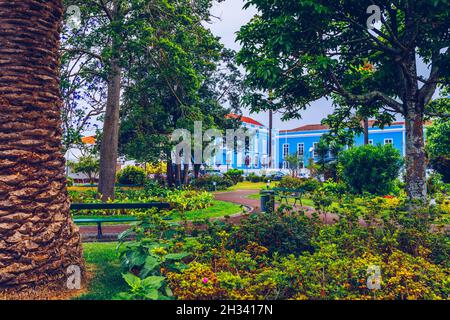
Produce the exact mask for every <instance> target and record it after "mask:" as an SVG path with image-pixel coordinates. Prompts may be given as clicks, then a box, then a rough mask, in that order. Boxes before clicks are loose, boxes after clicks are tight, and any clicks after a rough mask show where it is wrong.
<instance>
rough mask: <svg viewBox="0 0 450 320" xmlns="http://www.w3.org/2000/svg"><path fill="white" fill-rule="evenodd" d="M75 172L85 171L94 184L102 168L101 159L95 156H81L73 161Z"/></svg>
mask: <svg viewBox="0 0 450 320" xmlns="http://www.w3.org/2000/svg"><path fill="white" fill-rule="evenodd" d="M71 165H72V168H73V171H74V172H75V173H84V174H85V175H87V176H88V178H89V183H90V184H94V179H95V176H96V175H97V174H98V172H99V170H100V160H99V159H98V158H95V157H94V156H86V157H80V158H79V159H78V162H76V163H72V164H71Z"/></svg>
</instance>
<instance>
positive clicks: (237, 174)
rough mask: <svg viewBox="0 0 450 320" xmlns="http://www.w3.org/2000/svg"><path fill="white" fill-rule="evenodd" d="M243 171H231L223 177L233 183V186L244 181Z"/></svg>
mask: <svg viewBox="0 0 450 320" xmlns="http://www.w3.org/2000/svg"><path fill="white" fill-rule="evenodd" d="M243 175H244V171H242V170H238V169H231V170H228V171H227V172H226V173H225V177H226V178H228V179H230V180H231V181H233V184H235V185H236V184H238V183H239V182H242V181H244V177H243Z"/></svg>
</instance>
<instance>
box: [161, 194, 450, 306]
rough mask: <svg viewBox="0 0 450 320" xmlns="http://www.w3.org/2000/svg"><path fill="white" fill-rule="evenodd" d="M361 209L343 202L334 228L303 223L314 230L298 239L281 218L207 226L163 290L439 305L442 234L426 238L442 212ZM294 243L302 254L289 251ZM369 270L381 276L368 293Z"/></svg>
mask: <svg viewBox="0 0 450 320" xmlns="http://www.w3.org/2000/svg"><path fill="white" fill-rule="evenodd" d="M390 201H395V202H396V203H397V202H398V203H399V205H398V206H396V207H394V204H392V203H390ZM366 204H367V206H368V208H366V210H364V211H361V210H360V209H359V207H357V206H355V205H354V204H352V203H344V204H342V206H341V207H340V208H339V209H338V215H339V217H340V220H339V221H338V222H337V223H336V224H334V225H322V224H319V223H317V220H315V219H313V220H309V224H310V225H312V226H314V228H312V229H311V232H308V233H303V234H302V233H301V232H302V231H304V230H303V227H304V223H306V221H303V220H302V219H289V220H282V219H281V217H282V216H278V218H277V219H278V220H277V221H278V222H277V223H276V224H275V225H272V224H273V222H270V221H271V220H268V218H267V217H265V216H262V217H261V222H260V224H259V225H258V223H257V221H256V219H254V220H252V219H251V218H250V219H249V221H248V223H246V222H244V224H243V225H242V226H239V227H237V226H227V225H222V226H212V227H210V228H209V229H208V230H207V231H205V233H204V234H201V235H200V236H199V237H198V238H197V241H198V242H197V245H196V247H195V249H194V250H193V251H194V252H193V255H194V257H195V263H191V264H189V265H188V267H187V269H185V270H184V271H182V272H181V273H176V272H169V273H168V274H167V279H168V282H169V286H170V287H171V289H172V291H173V293H174V295H175V296H176V297H177V298H179V299H233V300H234V299H365V300H366V299H446V298H447V297H448V295H449V294H450V271H449V270H450V269H449V264H448V263H449V261H450V259H449V258H450V247H449V242H448V234H446V233H445V232H437V231H434V232H431V231H430V230H431V229H432V228H431V226H432V223H433V221H435V219H437V218H438V216H439V215H440V214H442V213H440V212H431V211H430V210H434V209H431V208H423V209H418V212H417V213H416V214H413V215H411V214H410V213H408V212H406V211H404V207H403V204H402V201H401V200H400V199H397V198H394V197H386V198H383V197H379V198H374V199H370V200H367V201H366ZM283 212H284V215H285V216H292V217H295V216H296V213H295V212H289V213H286V211H283ZM425 212H427V213H428V214H424V213H425ZM278 214H279V215H281V214H282V213H281V212H278ZM361 218H363V219H364V220H365V223H364V225H362V224H361V223H360V219H361ZM274 220H275V219H274ZM267 221H269V222H270V223H267ZM281 221H282V223H281ZM264 226H266V228H267V230H264ZM274 226H276V227H275V228H274ZM252 227H253V229H252ZM283 228H285V230H286V231H287V232H286V233H285V235H284V236H282V237H281V238H280V239H281V241H276V240H275V239H276V237H277V236H279V234H283V231H282V230H283ZM270 230H277V231H278V233H279V234H277V235H274V234H273V233H271V231H270ZM247 236H248V238H247ZM299 237H300V238H301V239H305V240H306V242H305V243H309V244H310V247H308V246H303V247H301V246H300V247H299V248H301V249H298V250H296V248H295V247H294V245H292V246H291V245H289V243H290V242H291V241H292V244H294V243H295V241H296V239H298V238H299ZM242 238H243V239H246V238H247V240H245V241H242V242H239V241H237V242H236V239H242ZM251 238H253V239H254V241H255V242H252V241H251V240H250V239H251ZM266 239H267V240H266ZM262 243H264V245H261V244H262ZM237 244H239V245H237ZM266 246H268V247H269V248H270V249H269V248H268V247H266ZM372 267H376V268H379V270H380V272H381V274H380V277H379V278H376V279H377V281H379V285H380V287H379V289H377V288H376V287H375V288H374V287H372V286H370V285H372V284H373V282H372V281H371V278H370V276H371V274H370V273H369V271H370V268H372ZM375 283H376V281H375Z"/></svg>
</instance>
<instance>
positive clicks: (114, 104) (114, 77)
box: [98, 0, 122, 201]
mask: <svg viewBox="0 0 450 320" xmlns="http://www.w3.org/2000/svg"><path fill="white" fill-rule="evenodd" d="M119 13H120V1H119V0H114V1H113V8H112V14H111V15H112V21H111V23H115V20H114V19H119V18H118V17H119ZM117 31H118V30H117ZM111 51H112V59H111V62H110V66H109V67H110V71H109V75H108V97H107V99H106V111H105V121H104V123H103V138H102V145H101V148H100V173H99V184H98V192H99V193H100V194H101V195H102V200H103V201H107V200H108V199H114V196H115V194H114V187H115V183H116V168H117V158H118V155H119V152H118V148H119V125H120V124H119V122H120V89H121V82H122V69H121V67H120V63H119V60H120V55H121V50H120V43H119V42H118V40H117V39H116V37H113V40H112V43H111Z"/></svg>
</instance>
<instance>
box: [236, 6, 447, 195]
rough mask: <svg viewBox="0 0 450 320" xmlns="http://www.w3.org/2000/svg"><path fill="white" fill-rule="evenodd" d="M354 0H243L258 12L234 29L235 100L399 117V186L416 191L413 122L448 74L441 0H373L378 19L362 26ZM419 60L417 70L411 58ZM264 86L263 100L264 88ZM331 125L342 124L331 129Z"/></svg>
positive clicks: (416, 127)
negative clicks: (421, 68) (239, 86)
mask: <svg viewBox="0 0 450 320" xmlns="http://www.w3.org/2000/svg"><path fill="white" fill-rule="evenodd" d="M373 4H374V3H373V1H369V0H367V1H360V0H341V1H336V0H318V1H310V0H298V1H292V0H289V1H286V0H270V1H269V0H249V1H247V2H246V6H250V5H253V6H254V7H256V9H257V10H258V11H259V13H258V14H257V15H256V16H255V17H254V18H253V19H252V20H251V21H250V22H249V23H248V24H247V25H245V26H244V27H242V28H241V30H240V32H239V36H238V40H240V41H241V43H242V46H243V48H242V50H241V51H240V53H239V55H238V61H239V62H240V63H242V64H243V65H244V66H245V68H246V69H247V72H248V77H247V79H246V83H247V85H248V87H249V92H248V94H247V95H246V98H245V100H244V101H245V103H246V104H247V105H249V106H251V107H252V110H253V111H259V110H266V109H271V108H272V109H277V110H282V111H283V112H284V118H285V119H290V118H298V117H300V116H301V111H302V110H304V109H305V108H306V107H308V106H309V104H310V103H311V102H313V101H316V100H318V99H319V98H322V97H328V98H331V99H332V100H333V102H334V103H335V105H338V106H341V107H340V108H337V110H336V113H335V120H337V121H332V122H334V123H342V121H339V120H342V119H349V118H352V117H354V116H355V113H358V112H359V117H356V119H359V120H360V119H361V118H369V117H374V118H376V119H377V121H378V123H379V124H380V125H383V124H386V123H390V122H392V121H393V119H394V117H395V115H396V114H399V115H402V116H403V117H404V118H405V121H406V124H405V126H406V135H407V138H406V153H407V156H406V170H407V177H406V180H407V192H408V195H409V197H410V198H417V199H422V200H425V199H426V185H425V166H426V161H425V150H424V140H423V121H424V117H425V116H426V115H431V114H434V115H435V116H438V115H440V116H447V117H448V114H442V113H439V114H437V113H436V112H435V110H433V109H431V108H429V107H428V106H429V102H430V101H431V99H432V97H433V94H434V93H435V91H436V88H437V87H438V86H439V85H444V84H446V83H447V84H448V80H449V77H450V57H449V54H448V53H449V44H450V32H449V21H450V19H449V15H450V9H449V8H450V6H449V1H448V0H436V1H429V0H419V1H416V0H415V1H412V0H411V1H378V2H377V5H378V6H379V7H380V11H381V16H380V21H379V22H380V26H378V27H375V28H373V29H371V28H368V25H367V22H368V20H369V21H370V18H371V16H370V14H367V9H368V8H369V6H372V5H373ZM418 60H422V61H423V62H424V63H426V64H427V65H428V69H429V71H428V74H427V75H422V74H420V73H419V72H418V68H417V61H418ZM269 90H270V91H271V92H272V95H271V97H270V101H269V99H268V97H267V94H266V92H267V91H269ZM341 132H343V131H342V130H341Z"/></svg>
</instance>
